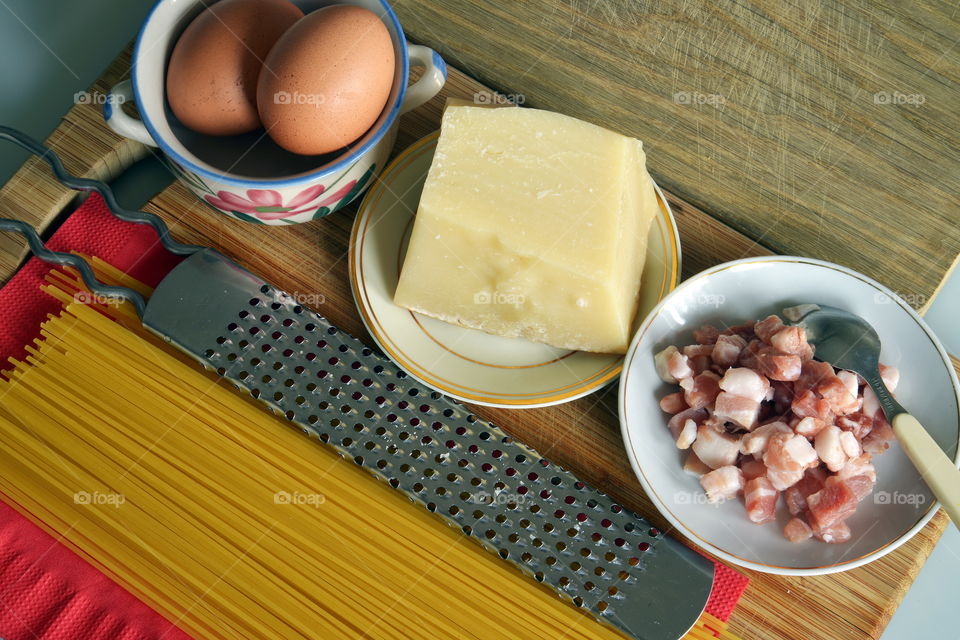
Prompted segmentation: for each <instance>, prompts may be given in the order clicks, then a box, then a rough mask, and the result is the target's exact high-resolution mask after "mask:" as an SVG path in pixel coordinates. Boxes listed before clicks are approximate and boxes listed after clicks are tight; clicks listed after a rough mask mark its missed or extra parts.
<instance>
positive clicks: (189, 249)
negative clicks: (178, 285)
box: [0, 126, 204, 315]
mask: <svg viewBox="0 0 960 640" xmlns="http://www.w3.org/2000/svg"><path fill="white" fill-rule="evenodd" d="M0 140H6V141H8V142H12V143H14V144H15V145H17V146H18V147H21V148H23V149H26V150H27V151H29V152H30V153H32V154H34V155H35V156H39V157H40V158H42V159H44V160H46V161H47V164H49V165H50V168H51V169H52V170H53V174H54V175H55V176H56V178H57V180H58V181H59V182H60V183H61V184H63V185H65V186H67V187H69V188H71V189H73V190H74V191H94V192H96V193H99V194H100V196H101V197H102V198H103V200H104V202H106V204H107V208H108V209H110V213H112V214H113V215H115V216H116V217H118V218H120V219H121V220H123V221H125V222H133V223H135V224H146V225H150V226H151V227H153V230H154V231H156V232H157V235H158V236H160V242H161V244H163V247H164V249H166V250H167V251H169V252H170V253H174V254H176V255H178V256H187V255H191V254H193V253H196V252H197V251H199V250H201V249H203V248H204V247H200V246H197V245H193V244H183V243H180V242H177V241H176V240H174V239H173V237H172V236H171V235H170V230H169V229H168V228H167V225H166V223H164V222H163V220H161V219H160V218H159V217H158V216H156V215H154V214H152V213H147V212H145V211H134V210H132V209H124V208H123V207H122V206H121V205H120V203H119V202H117V198H116V196H114V195H113V190H112V189H111V188H110V187H109V185H107V184H106V183H105V182H101V181H100V180H93V179H90V178H78V177H76V176H74V175H73V174H71V173H70V172H68V171H67V170H66V168H64V166H63V162H61V161H60V157H59V156H58V155H57V154H56V153H55V152H54V151H53V150H52V149H50V148H49V147H45V146H44V145H43V144H42V143H41V142H39V141H38V140H36V139H35V138H32V137H30V136H28V135H27V134H25V133H23V132H22V131H18V130H17V129H14V128H13V127H5V126H0ZM34 253H36V251H34ZM38 255H39V254H38ZM87 286H90V284H89V283H87ZM141 311H142V309H141ZM141 315H142V314H141Z"/></svg>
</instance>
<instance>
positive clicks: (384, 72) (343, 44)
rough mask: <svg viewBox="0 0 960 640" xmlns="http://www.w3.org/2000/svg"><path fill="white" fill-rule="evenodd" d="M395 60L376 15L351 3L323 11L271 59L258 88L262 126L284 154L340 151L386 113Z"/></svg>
mask: <svg viewBox="0 0 960 640" xmlns="http://www.w3.org/2000/svg"><path fill="white" fill-rule="evenodd" d="M393 65H394V53H393V44H392V42H391V40H390V32H389V31H387V28H386V27H385V26H384V24H383V22H381V21H380V18H378V17H377V15H376V14H375V13H373V12H372V11H369V10H368V9H364V8H362V7H356V6H352V5H334V6H331V7H325V8H323V9H318V10H317V11H314V12H312V13H310V14H308V15H307V16H306V17H305V18H303V19H302V20H300V22H298V23H297V24H295V25H294V26H293V27H292V28H291V29H290V30H289V31H287V32H286V33H285V34H283V36H282V37H281V38H280V40H278V41H277V44H276V45H275V46H274V47H273V49H271V51H270V55H268V56H267V59H266V62H265V63H264V68H265V70H264V72H263V73H262V74H260V81H259V85H258V87H257V106H258V107H259V110H260V119H261V120H262V121H263V126H264V127H266V129H267V132H268V133H269V134H270V137H271V138H273V139H274V141H275V142H276V143H277V144H279V145H280V146H281V147H283V148H284V149H286V150H287V151H292V152H294V153H301V154H305V155H315V154H321V153H329V152H331V151H336V150H337V149H340V148H341V147H344V146H346V145H348V144H350V143H351V142H353V141H354V140H356V139H357V138H359V137H360V136H362V135H363V134H364V132H366V131H367V130H368V129H369V128H370V126H371V125H373V123H374V122H375V121H376V119H377V118H378V117H379V115H380V113H381V112H382V111H383V107H384V105H385V104H386V102H387V98H388V97H389V96H390V89H391V87H392V85H393V76H394V68H393ZM267 70H269V71H270V72H268V71H267Z"/></svg>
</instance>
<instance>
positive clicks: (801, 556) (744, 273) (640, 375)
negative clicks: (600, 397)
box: [620, 256, 960, 575]
mask: <svg viewBox="0 0 960 640" xmlns="http://www.w3.org/2000/svg"><path fill="white" fill-rule="evenodd" d="M803 302H817V303H823V304H828V305H833V306H835V307H839V308H842V309H847V310H849V311H852V312H853V313H856V314H858V315H860V316H862V317H863V318H865V319H866V320H867V321H868V322H870V323H871V324H872V325H873V327H874V328H875V329H876V331H877V333H878V334H879V335H880V339H881V341H882V342H883V352H882V354H881V359H880V360H881V362H883V363H884V364H888V365H894V366H896V367H898V368H899V369H900V372H901V376H900V384H899V386H898V387H897V392H896V393H897V399H898V400H899V401H900V403H901V404H903V405H904V406H905V407H906V408H907V409H908V410H909V411H910V412H911V413H912V414H913V415H914V416H916V418H917V419H918V420H919V421H920V422H921V424H923V425H924V426H925V427H926V428H927V430H928V431H929V432H930V434H931V435H932V436H933V438H934V439H935V440H936V441H937V443H938V444H939V445H940V447H941V448H942V449H943V450H944V451H946V452H947V455H948V456H950V458H951V459H954V460H957V458H958V456H957V445H958V441H960V424H958V420H960V386H958V384H957V376H956V374H955V373H954V370H953V367H952V365H951V363H950V359H949V358H948V357H947V354H946V352H945V351H944V349H943V347H942V346H941V345H940V342H939V341H938V340H937V338H936V336H934V334H933V332H932V331H931V330H930V328H929V327H928V326H927V325H926V324H925V323H924V322H923V320H921V319H920V316H918V315H917V314H916V313H915V312H914V311H913V309H911V308H910V306H909V305H907V303H905V302H904V301H903V300H901V299H900V298H899V297H897V296H896V295H895V294H894V293H893V292H892V291H890V290H889V289H887V288H886V287H884V286H883V285H881V284H879V283H877V282H875V281H873V280H871V279H870V278H867V277H866V276H864V275H861V274H859V273H857V272H855V271H852V270H850V269H847V268H844V267H841V266H838V265H835V264H831V263H829V262H823V261H820V260H813V259H809V258H797V257H785V256H774V257H765V258H749V259H746V260H737V261H735V262H728V263H726V264H722V265H719V266H716V267H714V268H712V269H709V270H707V271H704V272H703V273H700V274H698V275H696V276H694V277H692V278H690V279H689V280H687V281H686V282H684V283H682V284H681V285H680V286H679V287H678V288H677V289H675V290H674V291H673V292H671V293H670V294H669V295H668V296H667V297H666V298H664V299H663V301H661V302H660V304H659V305H657V307H656V308H655V309H654V310H653V311H652V312H651V313H650V315H649V316H647V318H646V320H645V321H644V322H643V324H642V325H641V327H640V329H639V331H638V332H637V335H636V336H634V339H633V343H632V345H631V347H630V350H629V351H628V353H627V357H626V361H625V363H624V372H623V375H622V376H621V379H620V424H621V430H622V433H623V439H624V443H625V444H626V448H627V453H628V455H629V456H630V463H631V464H632V465H633V469H634V471H635V472H636V474H637V477H638V478H639V479H640V483H641V484H642V485H643V488H644V490H645V491H646V492H647V494H648V495H649V496H650V498H651V500H652V501H653V503H654V504H655V505H656V506H657V508H658V509H659V510H660V512H661V513H662V514H663V515H664V516H665V517H666V518H667V519H668V520H669V521H670V522H671V523H672V524H673V525H674V526H675V527H676V528H677V529H679V530H680V531H681V532H682V533H683V534H684V535H686V536H687V537H688V538H689V539H690V540H692V541H694V542H696V543H698V544H700V545H701V546H702V547H703V548H704V549H706V550H708V551H710V552H711V553H714V554H716V555H717V556H719V557H720V558H722V559H724V560H726V561H728V562H731V563H734V564H737V565H740V566H743V567H747V568H750V569H755V570H757V571H764V572H767V573H777V574H786V575H817V574H825V573H833V572H837V571H845V570H847V569H852V568H854V567H858V566H860V565H863V564H866V563H867V562H870V561H872V560H876V559H877V558H879V557H881V556H883V555H885V554H887V553H889V552H891V551H893V550H894V549H896V548H897V547H898V546H900V545H901V544H903V543H904V542H906V541H907V540H909V539H910V537H911V536H912V535H913V534H915V533H916V532H917V531H919V530H920V529H921V528H922V527H923V526H924V525H925V524H926V523H927V522H928V521H929V520H930V518H932V517H933V515H934V513H935V512H936V509H937V506H938V505H937V504H936V500H935V498H934V496H933V494H932V493H931V492H930V490H929V489H928V488H927V485H926V484H925V483H924V482H923V480H922V479H921V478H920V475H919V474H918V473H917V471H916V469H915V468H914V467H913V465H912V464H911V462H910V460H909V459H908V458H907V456H906V454H905V453H904V452H903V450H902V449H901V448H900V447H899V445H897V444H896V443H893V444H892V445H891V447H890V449H889V450H888V451H886V452H885V453H884V454H882V455H879V456H875V457H874V462H875V465H876V468H877V485H876V487H875V488H874V491H873V493H872V494H871V495H870V496H868V497H867V498H866V499H864V501H863V502H861V503H860V506H859V508H858V509H857V511H856V513H855V514H854V515H853V516H851V518H850V519H849V520H848V521H847V523H848V524H849V525H850V529H851V531H852V532H853V536H852V538H851V539H850V541H849V542H847V543H844V544H825V543H822V542H819V541H817V540H809V541H807V542H805V543H799V544H796V543H791V542H789V541H787V540H786V539H785V538H784V537H783V534H782V530H783V525H784V524H786V522H787V521H788V520H789V517H790V516H789V513H788V512H787V510H786V507H785V505H784V504H783V501H782V500H781V501H780V504H779V507H778V512H777V521H776V522H774V523H770V524H766V525H756V524H753V523H751V522H750V521H749V520H747V517H746V513H745V511H744V507H743V501H742V499H738V500H729V501H727V502H725V503H722V504H717V505H712V504H708V503H707V502H706V497H705V496H704V495H703V491H702V489H701V488H700V484H699V481H698V479H697V478H695V477H694V476H692V475H689V474H687V473H685V472H684V471H683V469H682V468H681V465H682V456H681V454H682V453H684V452H681V451H679V450H678V449H677V448H676V446H675V445H674V443H673V440H672V439H671V437H670V434H669V432H668V431H667V429H666V426H665V425H666V419H667V416H666V414H664V413H663V412H662V411H661V410H660V407H659V405H658V401H659V399H660V398H661V397H663V396H664V395H665V394H667V393H670V392H671V391H675V390H676V388H675V387H674V388H670V387H671V385H667V384H665V383H664V382H662V381H661V380H660V378H659V377H658V376H657V373H656V370H655V368H654V363H653V355H654V354H655V353H656V352H658V351H659V350H660V349H662V348H664V347H666V346H667V345H670V344H676V345H678V346H680V345H684V344H690V343H693V338H692V336H691V332H692V330H693V329H696V328H697V327H699V326H700V325H702V324H715V325H717V326H719V327H721V328H723V327H724V326H728V325H733V324H739V323H741V322H745V321H748V320H756V319H760V318H763V317H765V316H766V315H768V314H770V313H780V311H781V310H782V309H783V308H784V307H789V306H792V305H794V304H799V303H803Z"/></svg>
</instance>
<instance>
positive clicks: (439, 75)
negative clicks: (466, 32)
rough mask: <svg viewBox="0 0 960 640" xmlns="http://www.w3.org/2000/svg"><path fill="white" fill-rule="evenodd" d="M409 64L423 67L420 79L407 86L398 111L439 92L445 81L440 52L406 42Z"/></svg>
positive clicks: (444, 66) (414, 106)
mask: <svg viewBox="0 0 960 640" xmlns="http://www.w3.org/2000/svg"><path fill="white" fill-rule="evenodd" d="M407 50H408V51H409V54H410V62H411V64H417V65H421V66H423V67H425V69H424V71H423V75H422V76H420V79H419V80H417V81H416V82H414V83H413V84H412V85H410V86H409V87H407V95H406V97H405V98H404V99H403V104H402V105H400V113H401V114H403V113H406V112H407V111H410V110H411V109H416V108H417V107H419V106H420V105H422V104H423V103H424V102H426V101H427V100H429V99H430V98H432V97H433V96H435V95H437V94H438V93H440V89H442V88H443V85H444V83H445V82H446V81H447V65H446V63H444V61H443V58H441V57H440V54H439V53H437V52H436V51H434V50H433V49H430V48H429V47H424V46H422V45H419V44H409V43H407Z"/></svg>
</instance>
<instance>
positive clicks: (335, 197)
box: [204, 180, 357, 220]
mask: <svg viewBox="0 0 960 640" xmlns="http://www.w3.org/2000/svg"><path fill="white" fill-rule="evenodd" d="M356 183H357V181H356V180H350V181H349V182H347V183H345V184H344V185H343V187H341V188H340V189H338V190H337V191H336V192H335V193H333V194H332V195H329V196H327V197H326V198H323V199H322V200H320V201H316V200H317V198H319V197H320V196H321V195H323V194H324V192H325V191H326V187H325V186H324V185H322V184H318V185H314V186H312V187H308V188H306V189H304V190H303V191H301V192H300V193H298V194H297V195H295V196H294V197H293V198H291V199H290V200H289V201H288V202H287V203H286V204H284V202H283V196H282V195H281V194H280V192H279V191H275V190H273V189H247V192H246V197H243V196H240V195H237V194H235V193H231V192H229V191H218V192H217V194H216V195H210V194H206V195H204V198H205V199H206V200H207V202H209V203H210V204H212V205H213V206H215V207H217V208H218V209H223V210H224V211H232V212H234V213H240V214H245V215H249V216H254V217H255V218H256V219H257V220H281V219H283V218H291V217H293V216H296V215H299V214H301V213H307V212H308V211H314V210H316V209H318V208H320V207H326V206H329V205H331V204H334V203H336V202H338V201H339V200H340V199H341V198H343V197H344V196H345V195H347V194H348V193H350V191H351V189H353V187H354V185H356Z"/></svg>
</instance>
